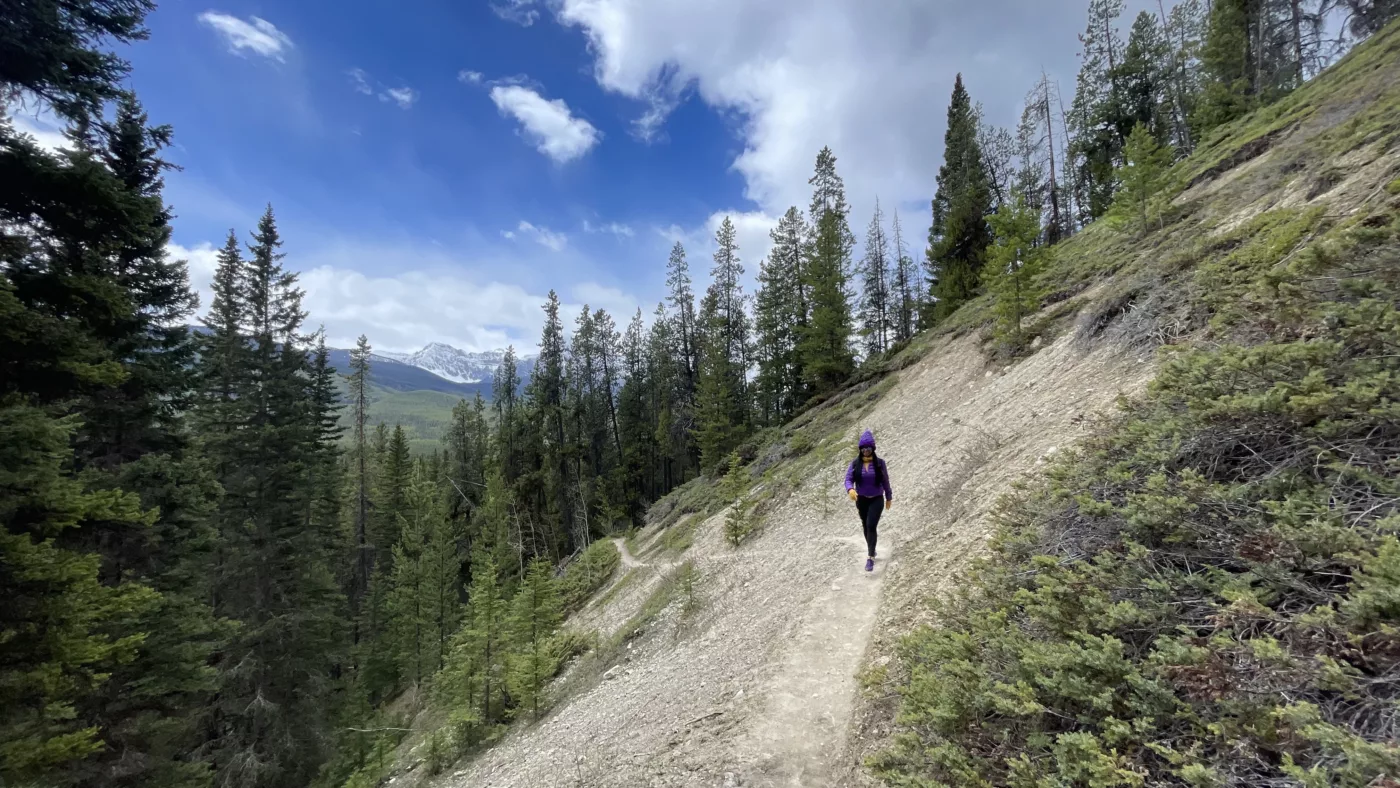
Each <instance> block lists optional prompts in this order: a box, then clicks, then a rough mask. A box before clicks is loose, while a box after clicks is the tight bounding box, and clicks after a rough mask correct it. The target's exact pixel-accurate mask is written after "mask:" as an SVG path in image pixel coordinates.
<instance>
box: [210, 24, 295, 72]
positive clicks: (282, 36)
mask: <svg viewBox="0 0 1400 788" xmlns="http://www.w3.org/2000/svg"><path fill="white" fill-rule="evenodd" d="M199 21H200V22H201V23H203V24H205V25H207V26H209V27H211V28H213V29H214V30H215V31H217V32H218V33H219V35H221V36H223V38H224V42H225V43H226V44H228V47H229V51H230V52H233V53H234V54H238V55H241V54H243V50H245V49H246V50H249V51H251V52H253V53H255V54H258V55H262V56H263V57H268V58H272V59H273V60H276V61H277V62H279V63H281V62H283V58H282V55H283V53H285V52H286V51H287V50H289V49H291V48H292V46H293V45H292V39H290V38H288V37H287V34H286V33H283V32H282V31H281V30H278V29H277V27H276V26H275V25H273V24H272V23H271V22H269V21H267V20H266V19H259V18H258V17H256V16H250V17H248V21H246V22H245V21H244V20H242V19H239V18H238V17H236V16H230V15H229V14H223V13H219V12H218V11H205V12H204V13H202V14H200V15H199Z"/></svg>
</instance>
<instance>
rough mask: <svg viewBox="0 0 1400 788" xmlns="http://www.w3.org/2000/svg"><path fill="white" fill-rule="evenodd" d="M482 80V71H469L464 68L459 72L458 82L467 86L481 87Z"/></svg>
mask: <svg viewBox="0 0 1400 788" xmlns="http://www.w3.org/2000/svg"><path fill="white" fill-rule="evenodd" d="M482 79H483V77H482V74H481V72H480V71H469V70H467V69H465V68H464V69H462V70H461V71H458V72H457V81H458V82H462V83H464V84H467V85H480V84H481V80H482Z"/></svg>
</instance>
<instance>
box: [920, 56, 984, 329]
mask: <svg viewBox="0 0 1400 788" xmlns="http://www.w3.org/2000/svg"><path fill="white" fill-rule="evenodd" d="M990 212H991V194H990V191H989V189H988V187H987V179H986V169H985V167H984V166H983V164H982V157H981V153H980V151H979V150H978V147H977V123H976V117H975V116H974V114H973V111H972V100H971V97H970V96H969V95H968V92H967V89H966V88H964V87H963V82H962V75H961V74H959V75H958V76H957V79H956V81H955V82H954V85H953V96H952V100H951V101H950V102H949V104H948V129H947V132H946V133H945V135H944V153H943V166H942V167H940V168H939V170H938V191H937V192H936V193H935V195H934V198H933V224H932V225H931V226H930V228H929V250H928V256H929V267H930V268H931V269H935V270H937V272H938V279H937V282H936V283H935V284H934V285H933V287H932V288H931V289H932V298H931V301H932V304H931V308H930V309H928V310H926V315H925V317H924V320H923V321H922V322H923V323H924V324H925V325H931V324H933V323H935V322H937V321H939V320H942V319H944V318H946V317H947V316H948V315H950V314H952V313H953V312H954V311H955V310H957V308H958V307H959V306H961V305H962V304H963V303H964V302H966V301H968V300H969V299H971V298H972V297H973V296H975V295H976V294H977V291H978V286H979V284H980V276H981V270H982V262H983V260H984V259H985V256H986V250H987V247H988V245H990V243H991V232H990V230H989V228H988V227H987V215H988V214H989V213H990Z"/></svg>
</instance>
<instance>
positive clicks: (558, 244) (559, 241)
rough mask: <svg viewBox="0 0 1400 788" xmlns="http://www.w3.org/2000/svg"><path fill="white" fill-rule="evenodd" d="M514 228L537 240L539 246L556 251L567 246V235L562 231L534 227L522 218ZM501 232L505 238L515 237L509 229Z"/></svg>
mask: <svg viewBox="0 0 1400 788" xmlns="http://www.w3.org/2000/svg"><path fill="white" fill-rule="evenodd" d="M515 229H516V231H517V232H520V233H523V234H524V235H526V236H528V237H530V238H534V239H535V240H536V241H537V242H539V244H540V246H543V247H545V248H546V249H552V250H553V251H556V252H562V251H564V247H565V246H567V245H568V243H569V237H568V236H566V235H564V234H563V233H556V232H554V231H553V230H550V229H549V228H548V227H536V226H535V225H533V224H530V223H529V222H527V221H525V220H524V219H521V220H520V225H519V226H518V227H516V228H515ZM501 234H502V235H504V236H505V237H507V238H514V237H515V233H514V232H511V231H510V230H507V231H505V232H503V233H501Z"/></svg>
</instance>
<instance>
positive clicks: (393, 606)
mask: <svg viewBox="0 0 1400 788" xmlns="http://www.w3.org/2000/svg"><path fill="white" fill-rule="evenodd" d="M399 519H400V527H399V541H398V543H397V544H395V545H394V548H393V556H394V560H393V568H392V570H390V571H391V572H392V577H393V579H392V581H391V583H390V590H389V592H388V595H389V598H388V604H387V612H388V626H387V627H386V633H387V636H388V637H389V639H390V645H391V647H392V649H393V651H394V652H395V653H396V655H397V657H398V674H399V675H401V676H403V677H404V678H405V679H406V680H408V681H410V682H412V683H413V684H414V685H421V684H422V683H423V681H424V680H425V679H426V678H427V677H428V676H430V675H432V674H433V673H434V672H435V671H436V670H437V668H438V665H439V664H440V660H441V658H442V654H443V650H444V648H445V646H444V640H443V638H444V629H445V628H446V627H447V625H448V624H449V623H450V620H451V619H452V618H453V617H454V614H455V608H456V606H457V599H456V593H455V586H456V569H457V567H456V566H455V562H454V561H453V560H452V555H451V554H450V552H449V553H448V554H446V555H445V554H444V552H447V551H451V545H450V543H444V542H447V541H448V540H446V539H444V531H445V524H446V523H447V510H446V506H445V502H444V500H443V495H442V487H441V486H440V485H439V484H438V483H437V482H436V481H435V480H434V479H433V478H432V476H431V474H430V473H429V472H428V470H427V469H426V468H425V467H422V466H420V467H418V468H417V469H415V472H414V474H413V478H412V481H411V482H410V484H409V488H408V491H407V510H406V511H405V512H403V513H401V514H400V518H399ZM449 595H450V598H449Z"/></svg>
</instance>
